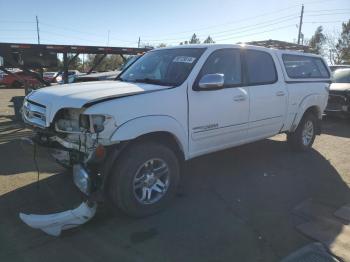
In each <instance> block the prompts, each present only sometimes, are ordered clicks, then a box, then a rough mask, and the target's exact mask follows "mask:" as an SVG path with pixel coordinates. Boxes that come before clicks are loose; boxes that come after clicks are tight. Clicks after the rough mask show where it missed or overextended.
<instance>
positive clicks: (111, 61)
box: [86, 55, 123, 72]
mask: <svg viewBox="0 0 350 262" xmlns="http://www.w3.org/2000/svg"><path fill="white" fill-rule="evenodd" d="M102 56H103V55H88V57H87V61H86V65H87V68H88V69H90V68H91V67H93V65H94V64H95V63H96V62H97V61H99V60H100V58H101V57H102ZM122 64H123V59H122V58H121V56H120V55H107V56H106V57H105V58H104V59H103V60H102V61H101V63H100V64H99V65H98V66H97V67H96V68H95V69H94V70H96V71H100V72H104V71H111V70H116V69H118V68H119V67H120V66H121V65H122Z"/></svg>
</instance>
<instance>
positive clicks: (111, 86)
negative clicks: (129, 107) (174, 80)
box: [26, 81, 169, 122]
mask: <svg viewBox="0 0 350 262" xmlns="http://www.w3.org/2000/svg"><path fill="white" fill-rule="evenodd" d="M166 88H169V87H168V86H167V87H165V86H159V85H150V84H144V83H128V82H121V81H98V82H82V83H75V84H67V85H57V86H50V87H45V88H41V89H39V90H36V91H34V92H32V93H31V94H29V95H28V96H27V97H26V98H27V99H28V100H31V101H33V102H36V103H39V104H41V105H44V106H46V116H47V118H48V120H49V122H51V121H52V119H53V117H54V116H55V114H56V112H57V111H58V110H60V109H61V108H81V107H83V106H84V105H85V104H87V103H91V102H96V101H99V100H103V99H106V98H114V97H115V98H117V97H123V96H128V95H133V94H139V93H145V92H151V91H156V90H162V89H166Z"/></svg>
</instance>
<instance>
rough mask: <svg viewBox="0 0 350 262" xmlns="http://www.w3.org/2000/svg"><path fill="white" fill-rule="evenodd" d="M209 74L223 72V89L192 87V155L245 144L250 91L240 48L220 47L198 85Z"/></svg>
mask: <svg viewBox="0 0 350 262" xmlns="http://www.w3.org/2000/svg"><path fill="white" fill-rule="evenodd" d="M206 74H223V75H224V79H225V82H224V87H223V88H222V89H219V90H211V91H208V90H200V91H194V90H193V89H192V88H191V87H190V88H189V90H188V99H189V135H190V137H189V146H190V154H191V156H192V157H193V156H197V155H201V154H204V153H208V152H213V151H217V150H220V149H223V148H227V147H231V146H234V145H238V144H241V143H244V140H245V139H246V136H247V129H248V119H249V94H248V89H247V88H245V87H243V79H242V75H243V74H242V68H241V54H240V50H239V49H232V48H229V49H219V50H216V51H214V52H213V53H212V54H210V56H209V57H208V59H207V61H206V62H205V64H204V65H203V67H202V69H201V71H200V73H199V75H198V77H197V80H196V81H195V83H194V85H195V86H196V85H198V82H199V80H200V79H201V78H202V77H203V76H204V75H206Z"/></svg>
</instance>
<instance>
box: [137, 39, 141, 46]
mask: <svg viewBox="0 0 350 262" xmlns="http://www.w3.org/2000/svg"><path fill="white" fill-rule="evenodd" d="M140 43H141V37H139V42H138V44H137V47H138V48H140Z"/></svg>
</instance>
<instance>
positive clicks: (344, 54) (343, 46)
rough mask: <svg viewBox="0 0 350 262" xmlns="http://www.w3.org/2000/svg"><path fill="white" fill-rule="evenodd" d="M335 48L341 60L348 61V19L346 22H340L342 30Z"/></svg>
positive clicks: (349, 22)
mask: <svg viewBox="0 0 350 262" xmlns="http://www.w3.org/2000/svg"><path fill="white" fill-rule="evenodd" d="M336 49H337V50H338V51H339V54H340V60H341V62H343V63H348V62H350V19H349V21H348V22H345V23H343V24H342V32H341V34H340V37H339V39H338V43H337V45H336Z"/></svg>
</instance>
